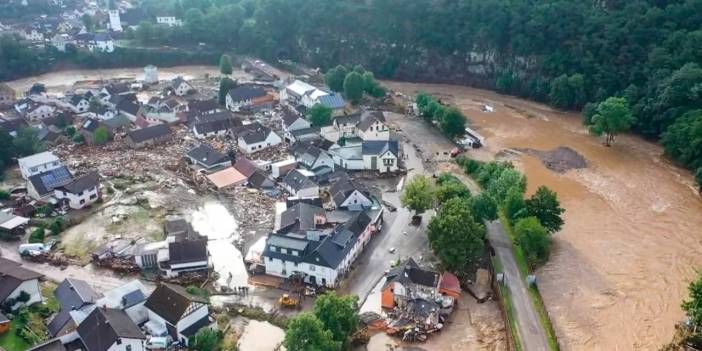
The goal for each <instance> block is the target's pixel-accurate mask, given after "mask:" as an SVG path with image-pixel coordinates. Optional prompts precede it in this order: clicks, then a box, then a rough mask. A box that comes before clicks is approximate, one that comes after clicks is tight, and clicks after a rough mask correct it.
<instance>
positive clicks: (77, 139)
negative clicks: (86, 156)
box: [71, 133, 85, 144]
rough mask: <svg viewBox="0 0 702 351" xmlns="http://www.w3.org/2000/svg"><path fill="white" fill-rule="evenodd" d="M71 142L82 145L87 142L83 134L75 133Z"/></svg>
mask: <svg viewBox="0 0 702 351" xmlns="http://www.w3.org/2000/svg"><path fill="white" fill-rule="evenodd" d="M71 140H73V142H74V143H76V144H82V143H84V142H85V137H83V134H80V133H75V134H74V135H73V137H72V138H71Z"/></svg>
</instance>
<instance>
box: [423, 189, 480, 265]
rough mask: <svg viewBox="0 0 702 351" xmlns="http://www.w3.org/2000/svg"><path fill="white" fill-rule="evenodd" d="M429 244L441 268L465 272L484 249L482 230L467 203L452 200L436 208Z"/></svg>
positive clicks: (430, 224)
mask: <svg viewBox="0 0 702 351" xmlns="http://www.w3.org/2000/svg"><path fill="white" fill-rule="evenodd" d="M427 235H428V236H429V244H430V245H431V248H432V250H433V251H434V253H435V254H436V256H437V257H439V259H440V260H441V263H442V265H443V266H444V267H445V268H446V269H448V270H450V271H452V272H457V273H461V272H464V271H465V269H466V268H467V267H468V265H469V264H470V263H472V262H475V261H476V260H477V259H478V258H479V257H480V256H481V255H482V254H483V250H484V247H485V227H483V225H482V224H478V223H476V222H475V219H474V215H473V213H472V212H471V209H470V204H469V202H468V200H467V199H464V198H453V199H450V200H448V201H447V202H446V203H445V204H443V205H442V206H441V208H439V212H438V213H437V214H436V216H434V217H433V218H432V219H431V221H430V222H429V226H428V227H427Z"/></svg>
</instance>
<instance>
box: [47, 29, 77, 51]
mask: <svg viewBox="0 0 702 351" xmlns="http://www.w3.org/2000/svg"><path fill="white" fill-rule="evenodd" d="M68 44H73V45H75V44H76V41H75V40H73V38H71V36H69V35H68V34H65V33H56V34H54V36H53V37H51V45H53V46H54V47H55V48H56V49H58V51H62V52H65V51H66V45H68Z"/></svg>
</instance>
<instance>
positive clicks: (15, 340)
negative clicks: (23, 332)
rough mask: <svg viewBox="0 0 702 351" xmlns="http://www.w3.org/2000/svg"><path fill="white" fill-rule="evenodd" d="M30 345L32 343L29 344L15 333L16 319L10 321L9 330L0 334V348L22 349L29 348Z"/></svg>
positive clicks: (14, 350)
mask: <svg viewBox="0 0 702 351" xmlns="http://www.w3.org/2000/svg"><path fill="white" fill-rule="evenodd" d="M30 346H32V345H29V343H28V342H27V341H25V340H24V339H22V338H21V337H20V336H19V335H17V322H16V321H12V322H11V323H10V330H8V331H7V332H5V334H2V335H0V348H3V349H5V350H7V351H24V350H27V349H29V347H30Z"/></svg>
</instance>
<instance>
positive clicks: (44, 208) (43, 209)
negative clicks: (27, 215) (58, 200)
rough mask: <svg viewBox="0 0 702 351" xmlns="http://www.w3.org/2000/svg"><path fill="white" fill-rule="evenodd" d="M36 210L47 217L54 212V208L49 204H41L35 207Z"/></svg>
mask: <svg viewBox="0 0 702 351" xmlns="http://www.w3.org/2000/svg"><path fill="white" fill-rule="evenodd" d="M37 212H38V213H40V214H42V215H44V216H45V217H49V216H51V214H52V213H54V208H53V207H52V206H51V205H43V206H40V207H39V208H37Z"/></svg>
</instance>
